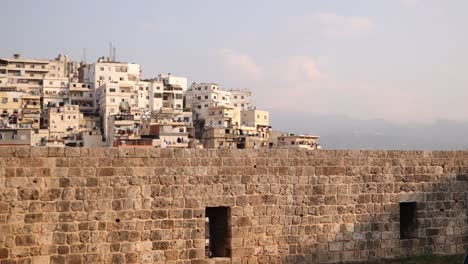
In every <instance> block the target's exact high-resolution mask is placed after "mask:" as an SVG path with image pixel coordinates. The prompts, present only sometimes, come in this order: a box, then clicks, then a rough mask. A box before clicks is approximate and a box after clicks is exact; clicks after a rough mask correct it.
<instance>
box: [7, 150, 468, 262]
mask: <svg viewBox="0 0 468 264" xmlns="http://www.w3.org/2000/svg"><path fill="white" fill-rule="evenodd" d="M467 199H468V152H467V151H465V152H463V151H449V152H442V151H434V152H423V151H325V150H321V151H299V150H193V149H179V150H171V149H138V148H136V149H133V148H122V149H115V148H31V147H1V148H0V264H23V263H24V264H26V263H32V264H45V263H50V264H64V263H73V264H75V263H76V264H85V263H86V264H90V263H181V264H182V263H184V264H185V263H191V264H198V263H239V264H240V263H242V264H251V263H340V262H363V261H367V260H376V259H383V258H396V257H404V256H414V255H423V254H460V253H463V252H464V250H465V249H466V247H467V245H468V224H467V223H468V222H467V219H468V217H467V213H468V209H467V204H468V203H467ZM402 202H416V203H417V206H416V208H417V209H416V222H417V236H416V237H415V238H413V239H400V209H399V207H400V203H402ZM206 207H228V208H229V219H228V226H229V234H228V237H229V239H228V244H229V247H230V256H229V257H224V258H207V257H205V208H206ZM402 217H403V216H402Z"/></svg>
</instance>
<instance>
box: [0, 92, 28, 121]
mask: <svg viewBox="0 0 468 264" xmlns="http://www.w3.org/2000/svg"><path fill="white" fill-rule="evenodd" d="M22 96H23V93H21V92H4V91H0V115H1V117H2V120H3V123H2V126H4V127H5V125H6V126H9V125H8V124H15V125H16V124H18V118H19V117H20V116H21V113H22V108H23V107H22Z"/></svg>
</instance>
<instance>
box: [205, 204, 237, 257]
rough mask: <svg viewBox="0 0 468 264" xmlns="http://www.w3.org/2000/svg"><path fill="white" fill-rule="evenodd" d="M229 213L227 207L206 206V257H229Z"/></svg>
mask: <svg viewBox="0 0 468 264" xmlns="http://www.w3.org/2000/svg"><path fill="white" fill-rule="evenodd" d="M229 214H230V212H229V208H228V207H207V208H206V211H205V216H206V219H205V220H206V223H205V236H206V245H205V255H206V256H207V257H210V258H214V257H230V255H231V248H230V240H229V238H230V230H229V222H230V221H229Z"/></svg>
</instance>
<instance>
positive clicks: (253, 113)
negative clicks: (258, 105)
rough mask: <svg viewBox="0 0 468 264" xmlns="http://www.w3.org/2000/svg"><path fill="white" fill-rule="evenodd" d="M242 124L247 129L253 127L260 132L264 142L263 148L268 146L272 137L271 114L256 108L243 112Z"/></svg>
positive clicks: (259, 135) (259, 134)
mask: <svg viewBox="0 0 468 264" xmlns="http://www.w3.org/2000/svg"><path fill="white" fill-rule="evenodd" d="M241 124H242V126H246V127H253V128H254V129H255V130H256V131H257V132H258V137H259V138H260V139H261V140H262V146H266V145H267V143H268V141H269V137H270V128H271V127H270V114H269V113H268V111H263V110H257V109H255V108H251V109H246V110H242V111H241Z"/></svg>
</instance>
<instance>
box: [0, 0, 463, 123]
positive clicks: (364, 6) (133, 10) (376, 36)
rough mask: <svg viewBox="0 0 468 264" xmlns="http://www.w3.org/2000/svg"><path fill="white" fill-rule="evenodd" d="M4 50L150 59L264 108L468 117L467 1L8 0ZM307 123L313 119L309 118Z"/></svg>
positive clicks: (398, 117) (146, 71)
mask: <svg viewBox="0 0 468 264" xmlns="http://www.w3.org/2000/svg"><path fill="white" fill-rule="evenodd" d="M1 9H2V15H1V16H0V23H1V24H2V25H4V26H3V27H2V30H1V33H0V36H1V37H0V39H1V44H0V56H1V57H11V56H12V54H13V53H21V54H22V55H23V56H27V57H35V58H49V57H50V58H52V57H55V56H56V55H57V54H58V53H64V54H68V55H70V56H71V57H72V58H73V59H81V57H82V54H83V48H86V53H87V61H88V62H91V61H94V60H95V59H96V58H97V57H98V56H103V55H104V56H106V55H107V54H108V53H109V51H108V49H109V48H108V47H109V41H113V42H114V43H115V45H116V47H117V58H118V59H119V60H121V61H127V62H135V63H140V64H141V65H142V68H143V75H144V76H145V77H151V76H155V75H157V74H158V73H161V72H171V73H173V74H175V75H181V76H186V77H188V78H189V82H190V83H191V82H203V81H204V82H217V83H219V84H220V85H221V86H222V87H225V88H235V87H240V88H241V87H248V88H250V89H252V90H253V92H254V93H255V100H256V105H257V106H258V107H259V108H263V109H268V110H271V111H272V112H273V113H274V112H277V111H290V112H299V113H306V114H314V115H322V114H344V115H348V116H351V117H357V118H363V119H368V118H384V119H386V120H389V121H393V122H413V121H431V120H434V119H437V118H449V119H455V120H468V102H467V101H468V16H467V15H466V11H467V10H468V1H467V0H341V1H334V0H302V1H299V0H298V1H293V0H290V1H279V0H278V1H272V0H265V1H263V0H255V1H254V0H250V1H239V0H238V1H220V0H213V1H203V0H196V1H195V0H193V1H191V0H186V1H174V0H171V1H153V0H151V1H150V0H148V1H137V0H133V1H128V0H125V1H115V0H113V1H97V0H93V1H88V0H86V1H83V0H80V1H66V0H56V1H47V0H46V1H44V0H41V1H35V0H34V1H33V0H31V1H22V0H14V1H13V0H3V1H2V2H1ZM304 122H307V120H304Z"/></svg>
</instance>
